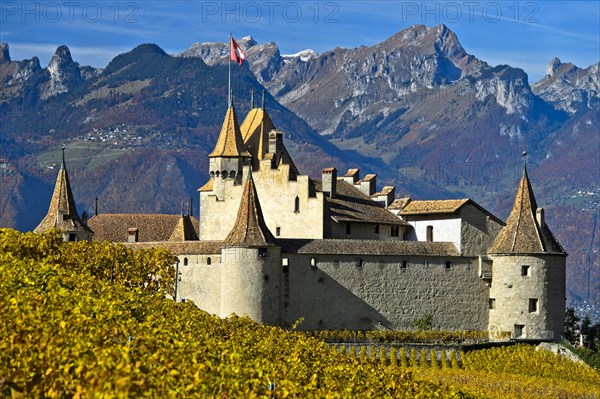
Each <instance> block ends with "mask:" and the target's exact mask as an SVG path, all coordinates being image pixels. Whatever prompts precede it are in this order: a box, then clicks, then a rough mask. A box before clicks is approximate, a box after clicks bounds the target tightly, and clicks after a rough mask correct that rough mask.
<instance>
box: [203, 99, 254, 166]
mask: <svg viewBox="0 0 600 399" xmlns="http://www.w3.org/2000/svg"><path fill="white" fill-rule="evenodd" d="M240 156H242V157H249V156H250V154H249V153H248V152H247V151H246V150H245V146H244V141H243V140H242V134H241V132H240V125H239V124H238V120H237V116H236V114H235V108H234V107H233V105H231V106H230V107H229V108H228V109H227V113H226V114H225V120H224V121H223V126H222V127H221V132H220V133H219V138H218V140H217V144H216V145H215V149H214V150H213V152H211V153H210V155H209V157H240Z"/></svg>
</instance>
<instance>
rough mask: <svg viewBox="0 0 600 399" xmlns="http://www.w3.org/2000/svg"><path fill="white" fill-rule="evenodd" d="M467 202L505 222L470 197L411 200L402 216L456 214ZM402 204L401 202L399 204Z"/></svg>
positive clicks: (402, 211)
mask: <svg viewBox="0 0 600 399" xmlns="http://www.w3.org/2000/svg"><path fill="white" fill-rule="evenodd" d="M466 204H470V205H473V206H474V207H476V208H478V209H479V210H481V211H482V212H483V213H485V214H486V215H487V216H489V217H491V218H492V219H494V220H495V221H496V222H498V223H500V224H504V222H502V220H500V219H498V218H497V217H496V216H495V215H494V214H492V213H491V212H489V211H488V210H487V209H485V208H484V207H482V206H481V205H479V204H478V203H477V202H475V201H473V200H472V199H469V198H464V199H456V200H427V201H411V200H410V198H409V202H408V203H407V204H406V205H405V206H404V208H403V209H402V210H401V211H400V215H402V216H411V215H434V214H454V213H456V212H458V211H459V210H460V209H461V208H462V207H463V206H465V205H466ZM398 205H400V204H398Z"/></svg>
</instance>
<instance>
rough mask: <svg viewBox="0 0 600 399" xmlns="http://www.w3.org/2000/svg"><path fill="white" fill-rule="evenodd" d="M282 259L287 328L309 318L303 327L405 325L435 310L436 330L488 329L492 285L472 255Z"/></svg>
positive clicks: (399, 327)
mask: <svg viewBox="0 0 600 399" xmlns="http://www.w3.org/2000/svg"><path fill="white" fill-rule="evenodd" d="M282 257H284V258H287V259H288V261H287V262H288V264H289V266H288V267H289V273H287V274H284V275H283V276H282V280H281V289H282V295H281V298H282V307H281V315H282V316H281V322H282V325H284V326H287V325H291V324H293V323H294V322H295V321H296V320H297V319H299V318H300V317H303V318H304V322H303V323H302V324H301V326H300V328H302V329H373V328H378V326H383V327H386V328H392V329H405V328H412V327H413V323H414V321H415V320H418V319H423V318H424V317H426V316H431V320H432V324H433V327H434V328H441V329H445V330H474V329H480V330H485V329H487V324H488V306H487V301H488V287H487V286H486V285H485V283H484V282H483V281H482V280H480V279H479V277H478V270H477V267H476V265H475V262H473V263H470V262H468V260H467V259H464V258H435V257H431V258H424V257H414V256H413V257H411V256H400V255H398V256H393V257H392V256H387V257H381V256H348V255H327V256H322V255H321V256H315V257H314V258H315V259H316V267H311V259H312V258H313V257H311V256H306V255H297V254H293V255H292V254H290V255H287V254H283V255H282ZM361 261H362V266H360V262H361ZM403 261H406V262H407V263H406V268H403ZM446 261H450V262H451V264H450V265H449V266H450V268H449V269H447V268H446Z"/></svg>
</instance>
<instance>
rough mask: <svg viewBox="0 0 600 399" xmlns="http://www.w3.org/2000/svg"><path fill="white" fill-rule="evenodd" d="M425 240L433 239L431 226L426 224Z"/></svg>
mask: <svg viewBox="0 0 600 399" xmlns="http://www.w3.org/2000/svg"><path fill="white" fill-rule="evenodd" d="M427 241H429V242H431V241H433V226H427Z"/></svg>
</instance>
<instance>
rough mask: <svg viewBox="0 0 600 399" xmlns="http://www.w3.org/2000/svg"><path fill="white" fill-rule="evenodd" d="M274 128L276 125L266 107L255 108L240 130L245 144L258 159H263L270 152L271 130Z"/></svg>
mask: <svg viewBox="0 0 600 399" xmlns="http://www.w3.org/2000/svg"><path fill="white" fill-rule="evenodd" d="M274 129H275V125H273V121H271V118H270V117H269V114H267V111H265V110H264V109H262V108H254V109H251V110H250V112H248V115H246V118H245V119H244V122H243V123H242V126H241V127H240V131H241V133H242V139H243V140H244V144H245V145H246V147H247V148H248V150H249V151H250V153H251V154H252V155H253V156H255V157H256V159H258V160H262V159H263V158H264V156H265V154H266V153H267V152H269V132H270V131H271V130H274Z"/></svg>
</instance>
